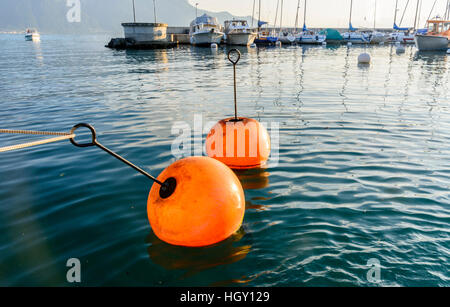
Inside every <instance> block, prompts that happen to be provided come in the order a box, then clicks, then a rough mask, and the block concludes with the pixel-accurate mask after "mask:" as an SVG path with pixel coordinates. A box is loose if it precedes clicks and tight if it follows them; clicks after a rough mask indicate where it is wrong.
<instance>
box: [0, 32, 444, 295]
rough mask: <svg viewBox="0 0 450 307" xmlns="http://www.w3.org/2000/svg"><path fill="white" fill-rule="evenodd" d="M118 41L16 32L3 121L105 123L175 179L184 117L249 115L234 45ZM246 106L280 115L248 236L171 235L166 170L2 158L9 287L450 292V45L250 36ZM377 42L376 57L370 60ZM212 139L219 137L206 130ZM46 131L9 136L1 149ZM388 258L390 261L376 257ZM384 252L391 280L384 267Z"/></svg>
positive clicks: (2, 230)
mask: <svg viewBox="0 0 450 307" xmlns="http://www.w3.org/2000/svg"><path fill="white" fill-rule="evenodd" d="M107 41H108V37H103V36H101V37H96V36H82V37H71V36H46V35H43V36H42V42H41V43H32V42H25V41H24V39H23V37H22V35H18V36H15V35H0V93H1V99H0V118H1V124H0V126H1V128H6V129H35V130H49V131H68V130H70V128H71V127H72V126H73V125H74V124H77V123H79V122H87V123H90V124H92V125H94V126H95V128H96V129H97V132H98V134H99V136H98V138H99V141H100V142H101V143H103V144H104V145H106V146H108V147H110V148H111V149H113V150H115V151H117V152H118V153H119V154H122V155H123V156H125V157H126V158H127V159H129V160H131V161H133V162H135V163H136V164H137V165H139V166H141V167H143V168H144V169H146V170H149V171H150V172H151V173H152V174H154V175H158V174H159V173H160V172H161V171H162V170H163V169H164V168H165V167H167V166H168V165H170V164H171V163H172V162H174V161H175V160H176V158H175V157H174V156H173V155H172V152H171V146H172V142H173V141H174V139H175V138H176V137H177V136H178V135H179V134H178V133H173V132H172V127H173V125H174V124H175V123H176V122H179V121H184V122H186V123H187V124H189V125H191V126H192V127H193V126H194V117H195V116H197V118H198V117H200V116H201V117H200V118H202V120H203V122H204V123H205V122H207V121H217V120H220V119H222V118H225V117H229V116H232V115H233V112H234V108H233V92H232V90H233V83H232V66H231V64H230V63H229V62H228V61H227V60H226V50H225V49H224V48H222V47H221V48H219V50H218V51H212V50H210V49H209V48H206V49H201V48H193V47H189V46H186V47H180V48H176V49H170V50H156V51H113V50H109V49H106V48H104V45H105V44H106V43H107ZM240 50H241V52H242V59H241V62H240V63H239V64H238V68H237V69H238V82H239V86H238V103H239V114H240V115H242V116H248V117H252V118H256V119H258V120H260V121H262V122H266V123H269V127H270V123H272V122H275V123H278V124H279V162H278V164H273V165H272V166H270V167H269V168H266V169H263V170H256V171H255V170H254V171H247V172H239V173H238V175H239V177H240V179H241V181H242V183H243V186H244V188H245V196H246V207H247V208H246V215H245V219H244V224H243V227H242V229H241V230H240V231H239V233H238V234H236V235H235V236H233V237H232V238H230V239H228V240H226V241H224V242H221V243H219V244H216V245H215V246H211V247H205V248H183V247H175V246H170V245H168V244H166V243H164V242H161V241H160V240H158V239H157V238H156V237H155V235H154V234H153V232H152V230H151V228H150V225H149V223H148V220H147V213H146V202H147V195H148V192H149V189H150V187H151V184H152V182H150V181H149V180H148V179H147V178H145V177H144V176H142V175H140V174H138V173H136V172H135V171H133V170H132V169H130V168H128V167H126V166H125V165H123V164H121V163H120V162H118V161H117V160H115V159H114V158H112V157H110V156H108V155H107V154H105V153H104V152H102V151H101V150H100V149H96V148H87V149H81V148H76V147H74V146H72V145H71V144H70V142H68V141H64V142H61V143H56V144H50V145H45V146H39V147H34V148H32V149H27V150H20V151H15V152H9V153H2V154H0V159H1V160H0V178H1V183H0V285H2V286H6V285H32V286H34V285H44V286H55V285H56V286H70V285H72V284H69V283H68V282H67V281H66V272H67V269H68V268H67V267H66V262H67V260H68V259H69V258H79V259H80V261H81V267H82V268H81V274H82V277H81V278H82V283H81V285H82V286H97V285H111V286H115V285H125V286H135V285H139V286H222V285H223V286H234V285H236V286H288V285H289V286H353V285H355V286H376V285H382V286H437V285H439V286H450V270H449V263H450V193H449V189H450V145H449V138H450V105H449V96H450V95H449V93H450V90H449V70H450V64H449V62H450V56H448V55H446V54H445V52H444V53H424V54H420V53H417V52H416V49H415V47H407V48H406V53H404V54H396V50H395V47H392V46H388V45H386V46H375V47H368V48H367V49H365V48H364V47H358V46H353V47H350V48H348V47H347V46H342V47H332V46H328V47H322V46H319V47H301V46H293V47H283V48H262V49H259V50H257V49H247V48H240ZM364 50H366V52H368V53H370V54H371V55H372V65H371V66H370V67H363V66H358V65H357V56H358V55H359V54H360V53H361V52H363V51H364ZM203 137H205V134H204V135H203ZM31 139H33V140H35V139H36V138H35V137H29V136H21V135H15V136H9V135H1V136H0V146H5V145H11V144H17V143H21V142H24V141H30V140H31ZM371 259H376V260H371ZM370 261H375V262H376V261H379V263H380V273H381V276H380V277H381V282H380V283H372V282H369V281H368V279H367V272H368V271H369V269H370V268H371V267H370V266H369V265H368V262H370Z"/></svg>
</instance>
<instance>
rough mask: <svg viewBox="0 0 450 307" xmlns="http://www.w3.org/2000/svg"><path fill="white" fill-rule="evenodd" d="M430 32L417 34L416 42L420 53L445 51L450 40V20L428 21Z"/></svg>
mask: <svg viewBox="0 0 450 307" xmlns="http://www.w3.org/2000/svg"><path fill="white" fill-rule="evenodd" d="M427 25H428V32H427V33H426V34H416V36H415V38H414V40H415V43H416V47H417V49H419V51H445V50H447V49H448V44H449V40H450V20H440V19H432V20H428V21H427Z"/></svg>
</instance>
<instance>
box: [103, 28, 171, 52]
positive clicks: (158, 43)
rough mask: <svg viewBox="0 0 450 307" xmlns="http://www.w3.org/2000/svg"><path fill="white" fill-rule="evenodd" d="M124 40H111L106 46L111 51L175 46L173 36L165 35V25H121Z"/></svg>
mask: <svg viewBox="0 0 450 307" xmlns="http://www.w3.org/2000/svg"><path fill="white" fill-rule="evenodd" d="M122 27H123V32H124V38H113V39H111V41H110V42H109V44H108V45H107V46H106V47H108V48H113V49H155V48H169V47H173V46H175V45H177V43H178V41H177V40H176V39H175V38H174V35H173V34H167V27H168V26H167V24H165V23H143V22H139V23H138V22H130V23H123V24H122Z"/></svg>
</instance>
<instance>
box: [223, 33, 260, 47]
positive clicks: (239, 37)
mask: <svg viewBox="0 0 450 307" xmlns="http://www.w3.org/2000/svg"><path fill="white" fill-rule="evenodd" d="M255 38H256V33H229V34H227V44H228V45H236V46H250V45H251V44H253V43H254V42H255Z"/></svg>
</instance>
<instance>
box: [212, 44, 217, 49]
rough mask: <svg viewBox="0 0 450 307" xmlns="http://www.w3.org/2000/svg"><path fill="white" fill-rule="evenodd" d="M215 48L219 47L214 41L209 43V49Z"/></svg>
mask: <svg viewBox="0 0 450 307" xmlns="http://www.w3.org/2000/svg"><path fill="white" fill-rule="evenodd" d="M217 48H219V46H218V45H217V44H216V43H212V44H211V49H217Z"/></svg>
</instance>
